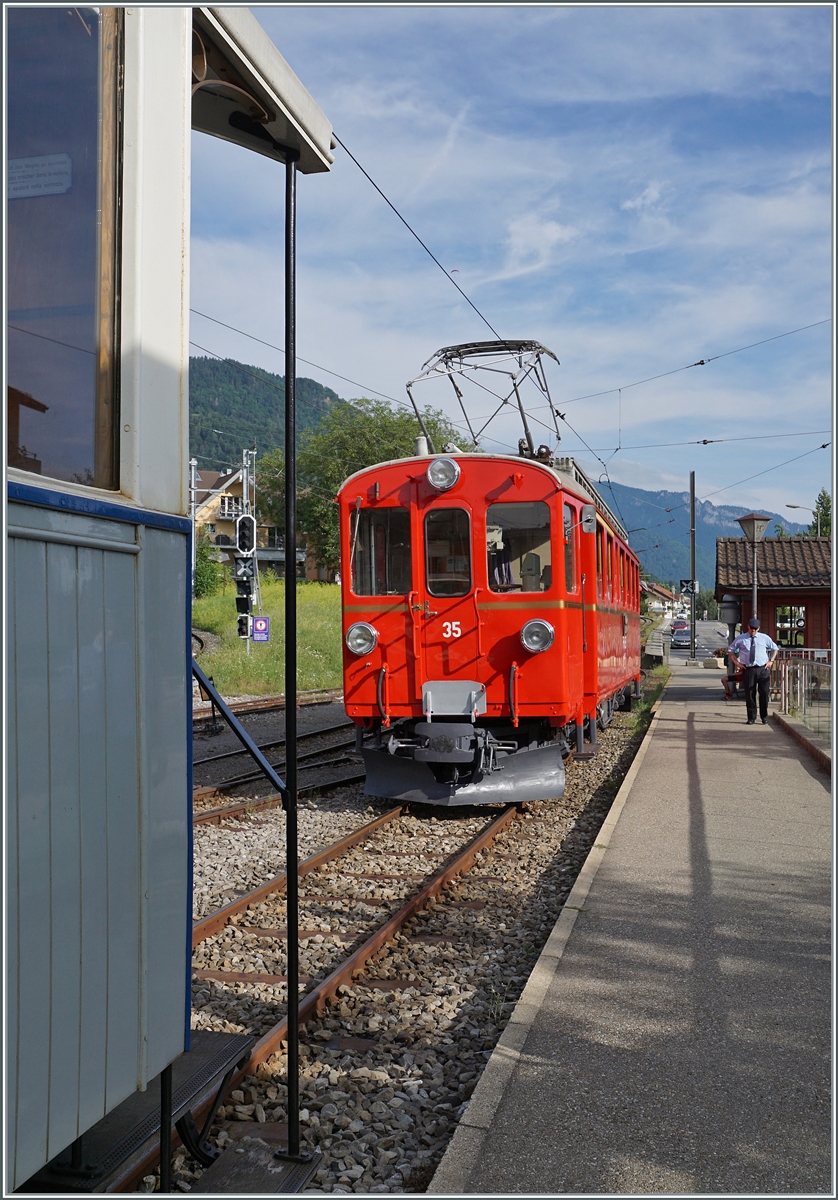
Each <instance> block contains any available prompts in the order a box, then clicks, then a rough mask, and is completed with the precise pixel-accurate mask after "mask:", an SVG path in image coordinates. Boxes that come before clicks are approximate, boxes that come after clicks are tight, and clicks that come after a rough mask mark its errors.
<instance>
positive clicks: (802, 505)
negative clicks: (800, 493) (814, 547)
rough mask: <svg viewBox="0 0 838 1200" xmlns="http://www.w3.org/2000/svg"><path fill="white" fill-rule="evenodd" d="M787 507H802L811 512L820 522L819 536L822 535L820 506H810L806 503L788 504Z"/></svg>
mask: <svg viewBox="0 0 838 1200" xmlns="http://www.w3.org/2000/svg"><path fill="white" fill-rule="evenodd" d="M786 508H802V509H803V511H804V512H810V513H811V514H812V515H813V516H814V518H815V520H816V521H817V523H818V537H820V536H821V514H820V509H818V508H809V507H808V506H807V505H805V504H787V505H786Z"/></svg>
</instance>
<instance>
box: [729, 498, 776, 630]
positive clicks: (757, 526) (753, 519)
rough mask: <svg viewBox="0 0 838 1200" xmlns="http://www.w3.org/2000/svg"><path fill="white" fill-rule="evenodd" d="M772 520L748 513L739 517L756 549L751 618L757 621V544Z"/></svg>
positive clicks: (745, 532) (761, 515)
mask: <svg viewBox="0 0 838 1200" xmlns="http://www.w3.org/2000/svg"><path fill="white" fill-rule="evenodd" d="M770 520H771V517H766V516H763V514H762V513H748V515H747V516H746V517H737V521H738V522H739V524H740V525H741V526H742V532H743V533H744V535H745V537H746V538H747V539H748V541H749V542H751V543H752V545H753V547H754V590H753V592H752V594H751V616H752V617H756V618H757V620H759V617H758V615H757V542H758V541H760V539H761V538H762V535H763V534H764V533H765V531H766V529H767V528H768V523H769V522H770Z"/></svg>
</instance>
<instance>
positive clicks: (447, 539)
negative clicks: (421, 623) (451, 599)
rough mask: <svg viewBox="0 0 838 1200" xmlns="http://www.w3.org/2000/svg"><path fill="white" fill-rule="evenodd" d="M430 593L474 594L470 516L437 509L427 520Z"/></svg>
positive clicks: (426, 536)
mask: <svg viewBox="0 0 838 1200" xmlns="http://www.w3.org/2000/svg"><path fill="white" fill-rule="evenodd" d="M425 552H426V555H427V561H426V572H427V586H428V591H429V592H430V594H431V595H432V596H465V595H467V593H468V592H469V591H470V590H471V553H470V549H469V536H468V513H467V512H466V511H465V509H463V508H435V509H432V511H431V512H429V513H428V515H427V516H426V517H425Z"/></svg>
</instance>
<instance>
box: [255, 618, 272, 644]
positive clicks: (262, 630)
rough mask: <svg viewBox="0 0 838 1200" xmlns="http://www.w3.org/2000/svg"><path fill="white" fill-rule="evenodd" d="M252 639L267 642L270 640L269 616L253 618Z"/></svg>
mask: <svg viewBox="0 0 838 1200" xmlns="http://www.w3.org/2000/svg"><path fill="white" fill-rule="evenodd" d="M253 640H254V642H269V641H270V640H271V618H270V617H254V618H253Z"/></svg>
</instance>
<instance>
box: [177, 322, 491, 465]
mask: <svg viewBox="0 0 838 1200" xmlns="http://www.w3.org/2000/svg"><path fill="white" fill-rule="evenodd" d="M189 311H190V312H193V313H195V315H196V316H198V317H204V319H205V320H207V321H213V322H214V323H215V324H216V325H222V326H223V327H224V328H225V329H229V330H231V331H232V332H233V333H239V334H241V336H242V337H246V338H250V340H251V341H253V342H259V344H260V345H262V346H267V347H268V349H269V350H276V351H277V352H278V353H279V354H284V353H285V350H284V349H283V348H282V346H275V345H274V344H273V342H266V341H265V340H264V338H260V337H256V335H255V334H253V333H248V332H247V330H245V329H238V328H237V327H236V326H235V325H229V324H228V323H227V322H226V321H220V320H219V319H218V317H211V316H210V315H209V314H208V313H202V312H199V311H198V309H197V308H191V309H190V310H189ZM189 344H190V346H195V347H196V348H197V349H198V350H202V351H203V353H204V354H211V355H212V357H213V358H217V359H219V360H220V361H221V362H226V363H228V364H229V365H230V366H231V367H238V368H240V369H241V370H242V371H246V372H247V373H248V374H251V375H252V374H253V372H252V371H247V368H246V367H244V366H242V364H241V363H239V362H237V361H236V360H235V359H234V358H226V357H224V356H223V355H221V354H216V353H215V352H214V351H213V350H206V349H204V347H203V346H200V345H198V343H197V342H195V341H192V340H190V343H189ZM296 359H297V362H304V363H305V364H306V365H307V366H309V367H314V368H315V370H317V371H325V372H326V374H327V375H333V376H334V378H335V379H342V380H343V381H344V382H345V383H351V384H352V385H353V387H359V388H361V389H362V390H363V392H364V394H365V395H366V394H367V393H368V392H371V393H372V394H373V395H374V396H379V397H380V398H381V399H382V400H389V401H391V403H393V404H399V405H401V406H402V408H411V411H412V406H411V405H410V404H409V403H408V402H407V400H400V399H399V397H398V396H390V395H388V394H387V392H379V391H377V390H376V389H375V388H371V387H367V385H366V384H364V383H359V382H358V381H357V379H350V378H349V377H348V376H347V375H340V374H339V373H338V372H337V371H332V370H331V369H330V368H329V367H324V366H321V364H320V363H316V362H311V361H310V360H309V359H307V358H302V357H301V356H300V355H299V354H298V355H297V356H296ZM256 378H258V379H261V380H262V382H263V383H265V384H267V385H268V387H273V388H276V384H272V383H269V381H268V380H267V379H262V376H261V375H260V376H256ZM276 390H277V391H281V389H280V388H276ZM298 399H299V398H298ZM341 399H342V397H341ZM301 402H302V403H303V404H306V403H309V404H314V405H316V403H317V402H316V401H306V400H302V401H301ZM343 402H344V404H349V405H350V406H351V404H352V401H351V400H344V401H343ZM450 423H451V424H452V425H453V426H454V427H455V429H460V430H462V431H463V432H464V433H465V432H467V430H466V427H465V425H463V424H462V423H461V422H459V421H451V422H450ZM499 444H500V445H503V444H504V443H499Z"/></svg>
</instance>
